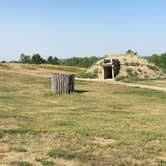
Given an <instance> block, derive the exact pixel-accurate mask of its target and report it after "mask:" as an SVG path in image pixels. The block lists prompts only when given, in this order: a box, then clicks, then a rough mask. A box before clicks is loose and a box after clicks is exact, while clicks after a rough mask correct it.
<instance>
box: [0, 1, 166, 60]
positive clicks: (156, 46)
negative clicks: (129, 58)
mask: <svg viewBox="0 0 166 166" xmlns="http://www.w3.org/2000/svg"><path fill="white" fill-rule="evenodd" d="M130 48H131V49H133V50H135V51H137V52H139V53H140V54H141V55H145V56H147V55H151V54H153V53H161V52H166V1H165V0H137V1H136V0H0V60H14V59H19V55H20V54H21V53H25V54H35V53H39V54H41V55H42V56H43V57H47V56H50V55H52V56H58V57H59V58H67V57H73V56H103V55H105V54H114V53H123V52H125V51H126V50H127V49H130Z"/></svg>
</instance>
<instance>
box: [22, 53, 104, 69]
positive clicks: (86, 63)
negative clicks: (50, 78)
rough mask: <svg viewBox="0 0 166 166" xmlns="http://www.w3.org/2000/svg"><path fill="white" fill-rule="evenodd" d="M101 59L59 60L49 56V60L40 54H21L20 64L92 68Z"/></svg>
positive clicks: (78, 58)
mask: <svg viewBox="0 0 166 166" xmlns="http://www.w3.org/2000/svg"><path fill="white" fill-rule="evenodd" d="M99 59H101V58H98V57H96V56H91V57H82V58H80V57H72V58H68V59H59V58H58V57H55V56H54V57H53V56H49V57H48V58H47V59H44V58H43V57H41V55H39V54H34V55H32V56H30V55H25V54H21V55H20V60H19V62H20V63H24V64H52V65H65V66H79V67H86V68H87V67H90V66H91V65H92V64H94V63H95V62H96V61H98V60H99Z"/></svg>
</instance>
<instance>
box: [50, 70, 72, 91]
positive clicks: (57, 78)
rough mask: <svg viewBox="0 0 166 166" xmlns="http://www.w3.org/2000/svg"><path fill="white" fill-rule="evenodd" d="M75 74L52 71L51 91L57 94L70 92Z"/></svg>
mask: <svg viewBox="0 0 166 166" xmlns="http://www.w3.org/2000/svg"><path fill="white" fill-rule="evenodd" d="M74 84H75V74H68V73H53V74H52V79H51V91H52V92H53V93H58V94H65V93H67V94H70V93H73V92H74V88H75V86H74Z"/></svg>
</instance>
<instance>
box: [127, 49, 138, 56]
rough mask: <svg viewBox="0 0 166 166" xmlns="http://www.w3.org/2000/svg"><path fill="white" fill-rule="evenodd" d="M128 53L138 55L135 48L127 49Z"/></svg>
mask: <svg viewBox="0 0 166 166" xmlns="http://www.w3.org/2000/svg"><path fill="white" fill-rule="evenodd" d="M126 54H131V55H137V52H134V51H133V50H131V49H130V50H127V51H126Z"/></svg>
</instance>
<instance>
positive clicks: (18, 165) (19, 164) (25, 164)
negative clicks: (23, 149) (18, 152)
mask: <svg viewBox="0 0 166 166" xmlns="http://www.w3.org/2000/svg"><path fill="white" fill-rule="evenodd" d="M11 165H14V166H32V164H30V163H28V162H26V161H18V162H17V161H16V162H12V163H11Z"/></svg>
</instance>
